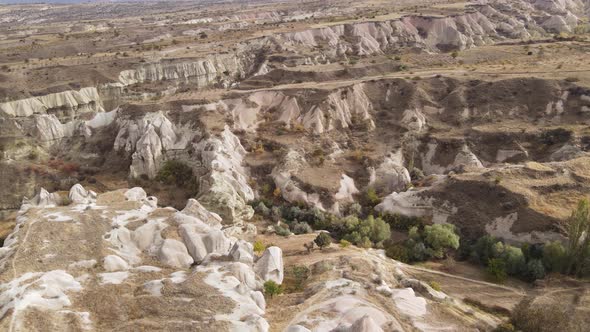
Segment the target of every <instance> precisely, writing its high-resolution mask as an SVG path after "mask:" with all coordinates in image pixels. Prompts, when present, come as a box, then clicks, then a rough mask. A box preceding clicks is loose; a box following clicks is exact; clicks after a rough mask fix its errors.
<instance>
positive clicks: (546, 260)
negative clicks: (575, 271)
mask: <svg viewBox="0 0 590 332" xmlns="http://www.w3.org/2000/svg"><path fill="white" fill-rule="evenodd" d="M566 259H567V253H566V250H565V248H564V247H563V245H562V244H561V243H560V242H559V241H554V242H550V243H547V244H546V245H545V246H544V247H543V265H545V268H546V269H547V270H548V271H554V272H563V271H564V268H565V266H566Z"/></svg>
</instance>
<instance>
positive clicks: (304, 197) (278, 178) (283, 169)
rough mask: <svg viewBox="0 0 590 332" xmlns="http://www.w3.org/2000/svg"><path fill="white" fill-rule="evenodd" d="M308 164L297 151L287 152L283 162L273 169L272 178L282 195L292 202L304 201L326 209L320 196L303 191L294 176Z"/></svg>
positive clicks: (309, 204)
mask: <svg viewBox="0 0 590 332" xmlns="http://www.w3.org/2000/svg"><path fill="white" fill-rule="evenodd" d="M306 165H307V163H306V161H305V158H304V157H303V156H302V155H301V154H300V153H299V152H297V151H295V150H290V151H289V152H287V154H286V155H285V157H284V158H283V160H282V162H281V163H280V164H279V165H278V166H277V167H275V168H274V169H273V171H272V174H271V176H272V178H273V180H274V183H275V186H276V187H277V188H279V189H280V191H281V196H282V197H283V199H285V200H286V201H287V202H290V203H303V204H306V205H308V206H314V207H317V208H320V209H324V207H323V206H322V203H321V202H320V196H319V195H318V194H316V193H307V192H305V191H303V190H302V189H301V188H299V186H298V185H297V183H296V182H295V181H294V180H293V178H292V176H293V175H295V174H296V173H297V172H298V171H299V170H301V169H302V168H303V167H305V166H306Z"/></svg>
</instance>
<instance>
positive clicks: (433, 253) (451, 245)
mask: <svg viewBox="0 0 590 332" xmlns="http://www.w3.org/2000/svg"><path fill="white" fill-rule="evenodd" d="M408 237H409V239H407V240H406V241H404V242H403V243H396V244H391V245H389V246H387V247H386V249H385V253H386V254H387V256H389V257H391V258H393V259H395V260H399V261H402V262H406V263H411V262H421V261H425V260H428V259H433V258H436V259H442V258H445V257H446V256H447V254H448V252H449V251H450V250H454V249H458V248H459V239H460V237H459V235H457V234H456V232H455V226H454V225H451V224H435V225H427V226H423V227H419V226H412V227H411V228H410V229H409V231H408Z"/></svg>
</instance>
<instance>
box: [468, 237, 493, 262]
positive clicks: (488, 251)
mask: <svg viewBox="0 0 590 332" xmlns="http://www.w3.org/2000/svg"><path fill="white" fill-rule="evenodd" d="M496 242H498V240H496V239H495V238H493V237H492V236H490V235H484V236H482V237H480V238H479V239H478V240H477V242H476V243H475V245H474V246H473V254H472V257H473V258H474V259H475V260H476V261H477V262H479V263H480V264H482V265H484V264H486V263H487V262H488V261H489V260H490V259H492V258H494V254H493V247H494V245H495V244H496Z"/></svg>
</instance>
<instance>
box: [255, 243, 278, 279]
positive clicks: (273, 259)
mask: <svg viewBox="0 0 590 332" xmlns="http://www.w3.org/2000/svg"><path fill="white" fill-rule="evenodd" d="M255 271H256V274H258V275H259V276H260V277H261V278H262V280H264V281H268V280H272V281H274V282H276V283H277V284H282V283H283V277H284V275H283V251H282V250H281V248H279V247H269V248H266V250H265V251H264V253H263V254H262V257H260V259H258V261H257V262H256V267H255Z"/></svg>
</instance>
